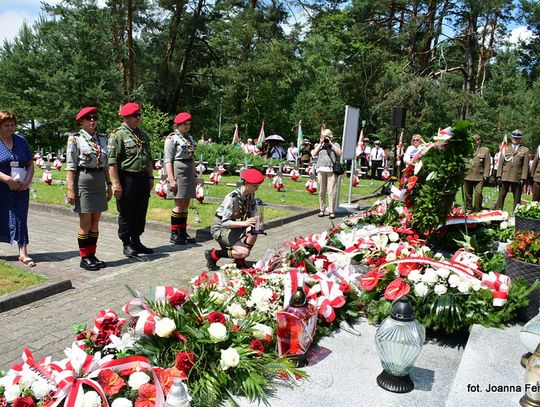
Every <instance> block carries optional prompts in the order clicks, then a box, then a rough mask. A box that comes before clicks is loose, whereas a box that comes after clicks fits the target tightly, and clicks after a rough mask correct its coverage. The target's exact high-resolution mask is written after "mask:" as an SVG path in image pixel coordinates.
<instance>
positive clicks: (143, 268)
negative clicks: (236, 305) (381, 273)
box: [0, 210, 339, 370]
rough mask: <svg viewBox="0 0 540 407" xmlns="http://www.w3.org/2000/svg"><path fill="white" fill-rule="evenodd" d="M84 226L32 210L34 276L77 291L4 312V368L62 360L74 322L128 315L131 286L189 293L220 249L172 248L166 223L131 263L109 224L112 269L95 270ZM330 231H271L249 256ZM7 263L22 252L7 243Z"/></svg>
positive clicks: (104, 243)
mask: <svg viewBox="0 0 540 407" xmlns="http://www.w3.org/2000/svg"><path fill="white" fill-rule="evenodd" d="M336 221H339V219H336ZM77 225H78V218H77V217H76V216H74V215H65V214H58V213H48V212H41V211H36V210H32V211H31V213H30V216H29V229H30V242H31V244H30V253H31V255H32V257H33V258H34V260H35V261H36V262H37V263H38V265H37V267H36V268H35V269H34V270H35V271H36V272H39V273H41V274H44V275H46V276H48V277H52V278H63V279H71V280H72V283H73V286H74V289H73V290H69V291H66V292H64V293H61V294H57V295H54V296H52V297H49V298H46V299H43V300H40V301H36V302H34V303H32V304H29V305H26V306H22V307H19V308H16V309H13V310H11V311H6V312H3V313H0V327H1V332H0V370H2V369H8V368H9V367H10V366H11V364H12V363H14V362H19V361H20V357H21V353H22V349H23V348H24V347H29V348H30V349H31V350H32V352H34V355H35V357H36V358H42V357H45V356H48V355H51V356H53V358H63V350H64V348H65V347H66V346H68V345H70V344H71V342H72V341H73V334H72V333H71V331H72V329H71V328H72V327H73V326H74V325H75V324H78V323H89V324H90V323H91V321H92V320H93V317H94V316H95V315H96V314H97V311H99V310H100V309H102V308H111V309H114V310H117V311H120V312H121V307H122V306H123V305H124V304H125V303H126V302H127V301H128V300H129V299H130V298H131V296H130V294H129V293H128V290H127V289H126V285H128V286H129V287H131V288H133V289H135V290H140V291H142V292H145V293H146V292H149V291H150V290H151V288H152V287H154V286H156V285H165V284H170V285H175V286H178V287H187V286H188V282H189V280H190V279H191V278H192V277H194V276H195V275H197V274H199V273H200V272H201V271H202V270H203V269H204V268H205V261H204V257H203V251H204V250H206V249H209V248H211V247H213V246H214V245H213V242H212V241H207V242H203V243H201V244H197V245H191V246H175V245H172V244H169V232H168V230H167V225H166V224H164V225H163V226H164V227H163V231H156V230H147V231H146V232H145V234H144V235H143V236H142V241H143V243H144V244H146V245H147V246H149V247H152V248H154V250H155V253H154V254H153V255H149V256H147V257H145V258H141V259H137V260H131V259H127V258H125V257H123V256H122V246H121V242H120V240H119V239H118V237H117V234H116V230H117V227H116V225H115V224H113V223H106V222H102V223H101V231H100V237H99V241H98V252H97V254H98V257H99V258H100V259H102V260H104V261H106V262H107V264H108V267H107V268H106V269H102V270H99V271H94V272H90V271H86V270H83V269H81V268H80V267H79V261H80V258H79V254H78V247H77V241H76V234H75V233H76V230H77ZM331 225H332V224H331V221H330V220H329V219H328V217H325V218H318V217H317V216H316V215H312V216H307V217H306V218H304V219H302V220H299V221H295V222H292V223H289V224H286V225H284V226H282V227H276V228H273V229H270V230H268V236H262V237H260V240H259V242H258V243H257V245H256V246H255V248H254V251H253V253H252V256H251V257H250V258H251V259H254V260H256V259H259V258H260V257H262V255H263V254H264V252H265V251H266V249H267V248H277V246H278V244H280V243H282V242H285V241H288V240H290V239H293V238H294V237H296V236H301V235H306V234H311V233H318V232H321V231H323V230H326V229H328V228H330V227H331ZM0 260H4V261H8V262H12V263H13V264H17V249H16V246H13V247H10V246H9V245H5V244H2V245H0Z"/></svg>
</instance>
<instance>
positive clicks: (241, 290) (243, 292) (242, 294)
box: [236, 287, 247, 297]
mask: <svg viewBox="0 0 540 407" xmlns="http://www.w3.org/2000/svg"><path fill="white" fill-rule="evenodd" d="M246 294H247V291H246V289H245V288H244V287H240V288H239V289H238V291H237V292H236V295H237V296H238V297H245V296H246Z"/></svg>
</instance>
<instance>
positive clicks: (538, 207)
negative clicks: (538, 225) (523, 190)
mask: <svg viewBox="0 0 540 407" xmlns="http://www.w3.org/2000/svg"><path fill="white" fill-rule="evenodd" d="M514 215H519V216H521V217H523V218H532V219H540V202H538V201H532V202H529V203H527V204H525V205H518V206H517V207H516V210H515V212H514Z"/></svg>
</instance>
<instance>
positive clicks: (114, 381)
mask: <svg viewBox="0 0 540 407" xmlns="http://www.w3.org/2000/svg"><path fill="white" fill-rule="evenodd" d="M97 381H98V383H99V384H100V385H101V387H102V388H103V391H104V392H105V394H106V395H107V396H114V395H115V394H118V393H119V392H120V390H121V389H122V387H124V386H125V385H126V382H125V381H124V379H122V378H121V377H120V376H119V375H118V374H117V373H115V372H113V371H112V370H111V369H105V370H102V371H101V372H99V374H98V377H97Z"/></svg>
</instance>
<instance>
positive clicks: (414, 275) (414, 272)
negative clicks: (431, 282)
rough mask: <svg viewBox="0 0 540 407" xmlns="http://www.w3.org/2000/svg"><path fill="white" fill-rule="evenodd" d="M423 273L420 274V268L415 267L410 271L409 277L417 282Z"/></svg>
mask: <svg viewBox="0 0 540 407" xmlns="http://www.w3.org/2000/svg"><path fill="white" fill-rule="evenodd" d="M421 277H422V275H421V274H420V270H417V269H413V270H411V271H410V272H409V275H408V276H407V278H408V279H409V280H410V281H412V282H413V283H416V282H417V281H420V278H421Z"/></svg>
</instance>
